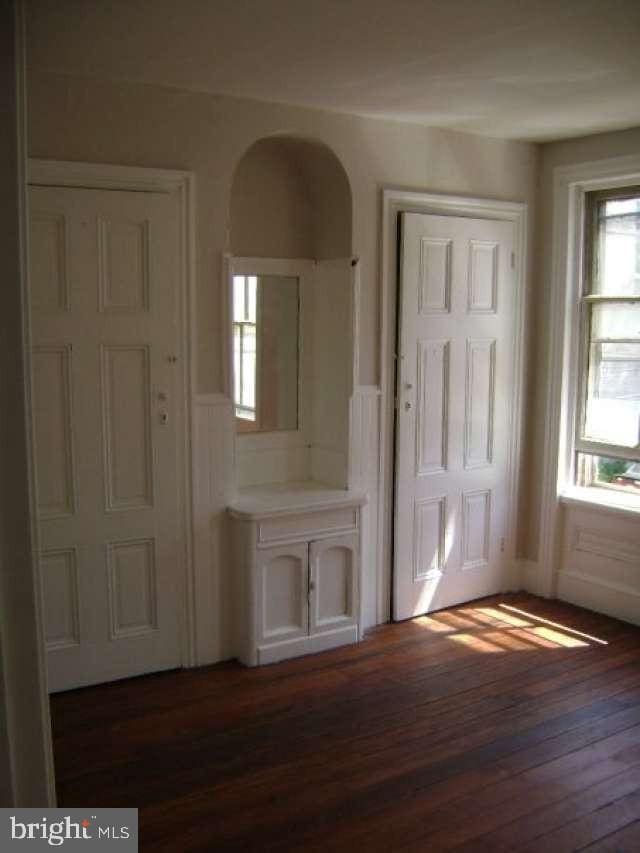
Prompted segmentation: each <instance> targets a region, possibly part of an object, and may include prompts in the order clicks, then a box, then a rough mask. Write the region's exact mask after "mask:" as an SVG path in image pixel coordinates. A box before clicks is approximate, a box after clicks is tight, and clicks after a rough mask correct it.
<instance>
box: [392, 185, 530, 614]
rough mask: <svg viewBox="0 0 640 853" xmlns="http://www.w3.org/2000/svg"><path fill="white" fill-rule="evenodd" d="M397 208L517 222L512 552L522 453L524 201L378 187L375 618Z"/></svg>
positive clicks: (509, 549)
mask: <svg viewBox="0 0 640 853" xmlns="http://www.w3.org/2000/svg"><path fill="white" fill-rule="evenodd" d="M401 212H410V213H427V214H429V213H430V214H437V215H440V216H469V217H476V218H481V219H496V220H501V221H507V222H513V223H514V225H515V230H516V234H515V253H516V269H515V278H516V299H515V307H514V313H515V317H516V328H515V330H514V352H513V358H514V388H513V397H512V407H511V424H510V434H511V440H510V449H509V470H510V487H509V507H510V511H509V533H508V535H507V536H506V537H505V539H506V550H507V552H508V553H511V554H515V539H516V513H517V498H518V494H519V474H520V455H521V445H522V394H523V385H524V343H525V341H524V337H525V336H524V329H525V314H526V301H527V300H526V298H525V292H526V270H527V205H526V204H524V203H523V202H509V201H495V200H493V199H483V198H467V197H464V196H452V195H438V194H435V193H425V192H414V191H408V190H397V189H385V190H383V192H382V237H381V243H382V259H381V286H380V294H381V297H380V298H381V310H382V330H381V337H382V342H381V350H380V383H381V412H380V486H379V500H378V548H377V551H378V589H379V590H380V591H381V595H380V597H379V603H378V621H379V622H385V621H387V620H388V619H389V615H390V600H391V572H392V565H391V563H392V524H393V509H392V504H393V501H392V500H391V497H392V495H393V494H394V482H393V456H394V447H393V435H394V428H393V425H394V399H393V389H394V384H395V354H394V351H395V334H396V314H397V217H398V214H399V213H401Z"/></svg>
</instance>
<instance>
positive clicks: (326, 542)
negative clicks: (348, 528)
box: [309, 534, 359, 634]
mask: <svg viewBox="0 0 640 853" xmlns="http://www.w3.org/2000/svg"><path fill="white" fill-rule="evenodd" d="M358 561H359V555H358V537H357V535H354V534H349V535H347V536H335V537H333V538H331V539H321V540H318V541H317V542H312V543H311V546H310V549H309V564H310V589H309V622H310V625H309V628H310V633H312V634H317V633H320V632H322V631H332V630H335V629H336V628H344V627H346V626H348V625H355V624H356V623H357V621H358Z"/></svg>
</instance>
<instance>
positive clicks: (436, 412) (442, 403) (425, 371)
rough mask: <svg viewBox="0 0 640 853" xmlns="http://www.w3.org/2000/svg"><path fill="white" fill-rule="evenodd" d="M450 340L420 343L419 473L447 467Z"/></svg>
mask: <svg viewBox="0 0 640 853" xmlns="http://www.w3.org/2000/svg"><path fill="white" fill-rule="evenodd" d="M449 352H450V346H449V341H418V397H417V411H416V473H417V475H418V476H420V475H424V474H435V473H438V472H439V471H444V470H445V469H446V467H447V435H448V423H447V420H448V396H449Z"/></svg>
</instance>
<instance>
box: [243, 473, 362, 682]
mask: <svg viewBox="0 0 640 853" xmlns="http://www.w3.org/2000/svg"><path fill="white" fill-rule="evenodd" d="M363 503H364V497H363V496H362V495H360V494H357V493H353V492H349V491H340V492H337V491H333V490H328V489H324V488H323V487H322V486H320V485H318V484H311V483H301V484H298V485H297V486H295V485H293V486H289V487H287V488H281V489H273V490H271V489H268V488H262V489H258V490H245V491H244V493H243V494H242V495H241V496H240V497H239V498H238V500H237V501H236V502H235V503H234V504H233V505H232V506H231V507H230V515H231V518H232V525H233V544H234V549H233V553H234V566H235V572H236V581H237V585H236V600H237V602H238V610H237V613H236V616H237V619H236V625H237V637H236V639H237V643H236V644H237V648H238V656H239V658H240V660H241V661H242V662H243V663H246V664H248V665H250V666H253V665H256V664H264V663H273V662H275V661H278V660H282V659H284V658H289V657H295V656H297V655H303V654H309V653H311V652H317V651H321V650H323V649H329V648H334V647H335V646H340V645H344V644H346V643H354V642H356V641H357V640H358V631H359V627H358V626H359V607H360V604H359V602H360V597H359V590H360V572H361V566H360V508H361V506H362V504H363Z"/></svg>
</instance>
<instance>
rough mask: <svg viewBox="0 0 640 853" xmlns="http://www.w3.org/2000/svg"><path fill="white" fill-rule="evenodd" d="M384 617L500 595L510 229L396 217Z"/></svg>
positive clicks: (510, 327)
mask: <svg viewBox="0 0 640 853" xmlns="http://www.w3.org/2000/svg"><path fill="white" fill-rule="evenodd" d="M400 248H401V264H400V302H399V321H400V322H399V347H398V350H399V357H398V375H397V382H398V384H397V399H398V411H397V428H396V475H395V476H396V489H395V512H394V608H393V611H394V618H395V619H406V618H409V617H411V616H415V615H418V614H420V613H426V612H428V611H431V610H438V609H440V608H442V607H448V606H451V605H453V604H458V603H460V602H463V601H470V600H472V599H474V598H479V597H481V596H484V595H490V594H492V593H496V592H499V591H501V590H502V589H503V588H504V584H505V580H506V572H507V568H508V567H507V564H506V555H505V553H504V540H505V537H507V534H508V531H507V520H508V512H507V510H508V507H507V496H508V484H509V473H510V472H509V443H510V411H511V406H510V403H511V394H512V388H513V380H514V375H513V368H514V365H513V331H514V323H515V318H514V304H515V293H514V287H515V274H514V271H513V269H512V264H513V249H514V226H513V224H512V223H510V222H500V221H495V220H484V219H471V218H464V217H454V216H433V215H426V214H417V213H404V214H402V234H401V247H400Z"/></svg>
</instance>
